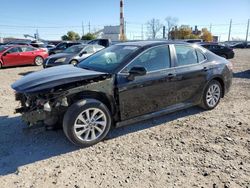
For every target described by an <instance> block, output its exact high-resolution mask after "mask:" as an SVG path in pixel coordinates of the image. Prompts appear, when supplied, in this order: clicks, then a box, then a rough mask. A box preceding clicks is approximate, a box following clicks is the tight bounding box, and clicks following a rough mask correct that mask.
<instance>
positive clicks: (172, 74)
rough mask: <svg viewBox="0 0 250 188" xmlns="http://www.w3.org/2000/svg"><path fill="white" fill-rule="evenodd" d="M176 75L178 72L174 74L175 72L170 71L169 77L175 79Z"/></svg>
mask: <svg viewBox="0 0 250 188" xmlns="http://www.w3.org/2000/svg"><path fill="white" fill-rule="evenodd" d="M175 77H176V74H174V73H169V74H168V78H169V79H173V78H175Z"/></svg>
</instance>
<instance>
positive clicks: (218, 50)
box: [200, 43, 234, 59]
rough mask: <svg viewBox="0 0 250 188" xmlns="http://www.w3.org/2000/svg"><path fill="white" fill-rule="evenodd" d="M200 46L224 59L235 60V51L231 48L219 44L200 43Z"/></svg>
mask: <svg viewBox="0 0 250 188" xmlns="http://www.w3.org/2000/svg"><path fill="white" fill-rule="evenodd" d="M200 45H201V46H203V47H204V48H207V49H208V50H210V51H211V52H213V53H215V54H217V55H218V56H221V57H224V58H226V59H233V58H234V51H233V49H232V48H230V47H227V46H224V45H220V44H218V43H200Z"/></svg>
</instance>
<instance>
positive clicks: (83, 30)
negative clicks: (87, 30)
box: [82, 22, 84, 36]
mask: <svg viewBox="0 0 250 188" xmlns="http://www.w3.org/2000/svg"><path fill="white" fill-rule="evenodd" d="M82 36H84V25H83V22H82Z"/></svg>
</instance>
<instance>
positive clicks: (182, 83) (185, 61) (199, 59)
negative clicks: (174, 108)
mask: <svg viewBox="0 0 250 188" xmlns="http://www.w3.org/2000/svg"><path fill="white" fill-rule="evenodd" d="M174 46H175V52H176V53H175V54H176V61H175V67H176V80H177V82H176V100H177V103H197V102H198V101H199V100H200V96H201V95H202V92H203V88H204V85H205V83H206V75H207V69H208V68H207V67H206V66H205V64H204V63H203V62H205V61H206V57H205V55H204V54H203V52H202V51H201V50H200V49H195V48H194V47H192V46H189V45H181V44H180V45H174Z"/></svg>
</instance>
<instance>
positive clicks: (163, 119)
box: [108, 107, 204, 139]
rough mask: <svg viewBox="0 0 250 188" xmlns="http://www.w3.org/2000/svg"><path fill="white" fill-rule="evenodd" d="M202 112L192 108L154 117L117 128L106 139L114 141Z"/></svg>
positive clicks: (199, 109) (197, 108)
mask: <svg viewBox="0 0 250 188" xmlns="http://www.w3.org/2000/svg"><path fill="white" fill-rule="evenodd" d="M203 111H204V110H203V109H201V108H199V107H192V108H188V109H185V110H181V111H177V112H173V113H170V114H167V115H164V116H160V117H156V118H154V119H150V120H145V121H142V122H138V123H135V124H130V125H127V126H124V127H119V128H117V129H114V130H112V131H111V132H110V134H109V135H108V139H114V138H117V137H120V136H124V135H127V134H130V133H133V132H139V131H141V130H145V129H149V128H151V127H156V126H159V125H162V124H163V123H168V122H171V121H174V120H177V119H179V118H182V117H187V116H191V115H195V114H199V113H201V112H203Z"/></svg>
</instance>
